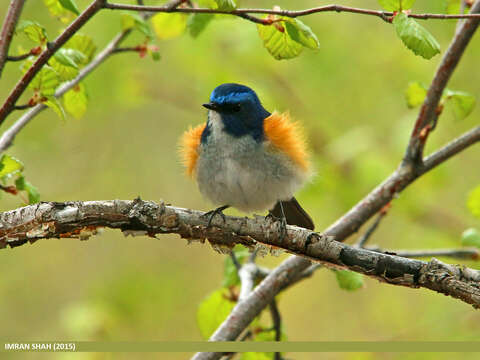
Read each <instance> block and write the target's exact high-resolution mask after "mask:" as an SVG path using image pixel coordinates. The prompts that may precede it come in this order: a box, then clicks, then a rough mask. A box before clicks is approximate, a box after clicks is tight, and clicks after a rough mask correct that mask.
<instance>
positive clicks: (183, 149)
mask: <svg viewBox="0 0 480 360" xmlns="http://www.w3.org/2000/svg"><path fill="white" fill-rule="evenodd" d="M205 126H207V124H206V123H204V124H200V125H198V126H196V127H194V128H192V127H191V128H190V129H188V130H187V131H185V132H184V133H183V135H182V137H181V138H180V156H181V158H182V162H183V165H184V166H185V169H186V173H187V175H188V176H193V174H194V172H195V167H196V165H197V160H198V156H199V149H200V141H201V139H202V133H203V130H205Z"/></svg>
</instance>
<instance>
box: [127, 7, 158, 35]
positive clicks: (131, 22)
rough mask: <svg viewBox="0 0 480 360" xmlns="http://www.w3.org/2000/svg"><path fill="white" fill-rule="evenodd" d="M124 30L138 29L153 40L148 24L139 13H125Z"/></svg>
mask: <svg viewBox="0 0 480 360" xmlns="http://www.w3.org/2000/svg"><path fill="white" fill-rule="evenodd" d="M121 22H122V30H129V29H136V30H138V31H140V32H141V33H143V34H144V35H145V36H147V37H148V38H153V33H152V30H151V29H150V25H149V24H148V22H147V21H146V20H145V19H144V18H142V17H141V16H140V14H137V13H123V14H122V17H121Z"/></svg>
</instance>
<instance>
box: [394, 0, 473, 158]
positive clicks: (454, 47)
mask: <svg viewBox="0 0 480 360" xmlns="http://www.w3.org/2000/svg"><path fill="white" fill-rule="evenodd" d="M479 12H480V1H477V2H475V4H474V5H473V6H472V9H471V15H472V14H474V13H477V14H476V15H477V16H480V14H478V13H479ZM479 23H480V17H475V18H472V19H469V20H467V21H465V22H464V23H463V24H462V25H461V27H460V29H459V31H457V32H456V34H455V37H454V38H453V41H452V42H451V43H450V46H449V47H448V49H447V51H446V52H445V54H444V56H443V59H442V61H441V63H440V65H439V67H438V69H437V72H436V73H435V76H434V78H433V80H432V83H431V85H430V88H429V89H428V92H427V96H426V97H425V101H424V102H423V105H422V107H421V109H420V112H419V114H418V117H417V120H416V122H415V126H414V128H413V131H412V134H411V136H410V142H409V144H408V147H407V151H406V153H405V157H404V160H403V163H404V165H406V164H408V165H411V166H418V165H419V164H420V163H421V160H422V157H423V149H424V147H425V143H426V141H427V138H428V135H429V133H430V131H431V130H433V128H434V127H435V124H436V121H437V118H438V116H439V114H440V111H439V108H438V106H439V102H440V99H441V97H442V94H443V91H444V89H445V87H446V86H447V83H448V80H449V79H450V77H451V75H452V73H453V71H454V70H455V68H456V67H457V64H458V62H459V61H460V58H461V57H462V55H463V52H464V51H465V49H466V47H467V45H468V43H469V42H470V39H471V38H472V36H473V34H474V33H475V30H476V29H477V27H478V24H479Z"/></svg>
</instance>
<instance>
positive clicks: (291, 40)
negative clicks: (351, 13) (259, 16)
mask: <svg viewBox="0 0 480 360" xmlns="http://www.w3.org/2000/svg"><path fill="white" fill-rule="evenodd" d="M265 18H267V19H268V18H270V19H272V20H275V22H274V23H273V24H271V25H262V24H258V25H257V29H258V35H259V36H260V39H262V40H263V45H264V46H265V47H266V49H267V50H268V52H269V53H270V54H271V55H272V56H273V57H274V58H275V59H277V60H282V59H291V58H294V57H296V56H298V55H300V53H301V52H302V50H303V47H307V48H309V49H318V47H319V46H320V44H319V42H318V39H317V37H316V36H315V34H314V33H313V31H312V30H311V29H310V28H309V27H308V26H307V25H305V24H304V23H303V22H301V21H300V20H298V19H291V18H287V17H274V18H272V17H271V16H266V17H265Z"/></svg>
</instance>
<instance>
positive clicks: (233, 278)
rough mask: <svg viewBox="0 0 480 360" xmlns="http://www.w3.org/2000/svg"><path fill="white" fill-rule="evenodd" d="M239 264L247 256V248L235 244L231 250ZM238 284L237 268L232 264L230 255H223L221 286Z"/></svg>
mask: <svg viewBox="0 0 480 360" xmlns="http://www.w3.org/2000/svg"><path fill="white" fill-rule="evenodd" d="M232 251H233V252H234V254H235V256H236V258H237V260H238V262H239V263H240V264H243V263H244V261H245V260H246V259H247V257H248V250H247V249H246V248H245V247H243V246H242V245H236V246H235V247H234V248H233V250H232ZM238 284H240V279H239V277H238V272H237V268H236V267H235V265H234V264H233V261H232V257H231V256H225V264H224V270H223V282H222V286H223V287H229V286H233V285H238Z"/></svg>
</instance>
